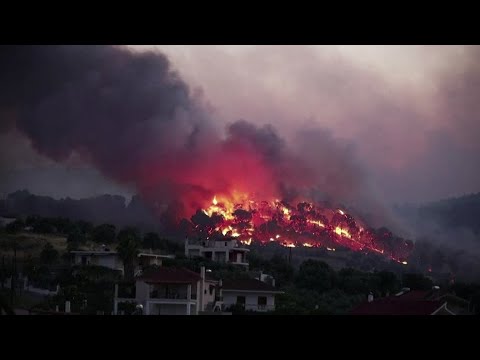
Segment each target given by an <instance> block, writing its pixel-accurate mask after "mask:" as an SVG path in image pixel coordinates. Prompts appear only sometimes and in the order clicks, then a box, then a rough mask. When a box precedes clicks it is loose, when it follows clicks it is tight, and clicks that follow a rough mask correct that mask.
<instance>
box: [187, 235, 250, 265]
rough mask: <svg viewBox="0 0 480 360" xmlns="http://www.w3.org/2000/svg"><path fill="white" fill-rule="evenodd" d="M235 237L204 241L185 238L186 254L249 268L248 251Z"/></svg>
mask: <svg viewBox="0 0 480 360" xmlns="http://www.w3.org/2000/svg"><path fill="white" fill-rule="evenodd" d="M249 251H250V250H249V249H247V248H245V247H243V246H241V244H240V243H239V242H238V241H237V240H235V239H234V238H229V239H221V240H220V239H216V240H204V241H192V240H188V239H186V240H185V256H187V257H203V258H206V259H209V260H212V261H218V262H221V263H230V264H234V265H239V266H244V267H246V268H248V262H247V253H248V252H249Z"/></svg>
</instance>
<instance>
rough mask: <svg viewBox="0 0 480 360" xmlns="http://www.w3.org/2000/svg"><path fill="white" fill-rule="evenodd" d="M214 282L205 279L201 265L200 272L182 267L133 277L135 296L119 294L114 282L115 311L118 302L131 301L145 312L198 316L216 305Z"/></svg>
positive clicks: (115, 311) (156, 270)
mask: <svg viewBox="0 0 480 360" xmlns="http://www.w3.org/2000/svg"><path fill="white" fill-rule="evenodd" d="M216 285H217V282H216V281H214V280H209V279H207V278H206V276H205V268H204V267H202V270H201V273H200V274H197V273H196V272H193V271H191V270H187V269H183V268H170V267H162V268H158V269H155V270H152V271H149V272H146V273H144V274H142V275H141V276H139V277H137V278H136V282H135V294H134V297H121V296H119V295H122V294H120V293H119V286H118V284H117V285H115V297H114V314H115V315H117V314H118V313H119V311H118V305H119V304H120V303H127V302H130V303H135V304H137V305H141V306H142V307H143V314H144V315H198V314H199V313H200V312H202V311H205V310H206V309H207V308H211V309H213V308H215V305H216V304H215V299H216V293H215V288H216ZM132 295H133V294H132ZM132 295H131V296H132Z"/></svg>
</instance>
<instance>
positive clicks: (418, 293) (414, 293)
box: [396, 290, 432, 301]
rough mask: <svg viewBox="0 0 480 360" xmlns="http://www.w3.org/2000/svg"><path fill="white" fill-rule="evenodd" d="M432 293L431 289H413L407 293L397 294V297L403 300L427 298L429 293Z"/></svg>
mask: <svg viewBox="0 0 480 360" xmlns="http://www.w3.org/2000/svg"><path fill="white" fill-rule="evenodd" d="M431 293H432V291H431V290H428V291H426V290H411V291H408V292H406V293H405V294H402V295H400V296H397V297H396V299H399V300H403V301H414V300H426V299H427V295H430V294H431Z"/></svg>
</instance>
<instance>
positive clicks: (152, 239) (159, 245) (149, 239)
mask: <svg viewBox="0 0 480 360" xmlns="http://www.w3.org/2000/svg"><path fill="white" fill-rule="evenodd" d="M143 247H144V248H147V249H163V248H164V247H165V246H164V244H163V241H162V240H161V239H160V236H158V234H157V233H154V232H149V233H146V234H145V235H144V237H143Z"/></svg>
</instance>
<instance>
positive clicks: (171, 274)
mask: <svg viewBox="0 0 480 360" xmlns="http://www.w3.org/2000/svg"><path fill="white" fill-rule="evenodd" d="M139 280H143V281H145V282H146V283H149V284H192V283H196V282H197V281H199V280H201V277H200V275H199V274H197V273H196V272H193V271H191V270H188V269H184V268H170V267H161V268H158V269H155V270H152V271H150V272H147V273H144V274H143V275H142V276H140V277H139Z"/></svg>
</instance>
